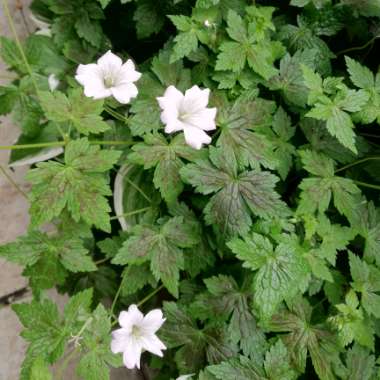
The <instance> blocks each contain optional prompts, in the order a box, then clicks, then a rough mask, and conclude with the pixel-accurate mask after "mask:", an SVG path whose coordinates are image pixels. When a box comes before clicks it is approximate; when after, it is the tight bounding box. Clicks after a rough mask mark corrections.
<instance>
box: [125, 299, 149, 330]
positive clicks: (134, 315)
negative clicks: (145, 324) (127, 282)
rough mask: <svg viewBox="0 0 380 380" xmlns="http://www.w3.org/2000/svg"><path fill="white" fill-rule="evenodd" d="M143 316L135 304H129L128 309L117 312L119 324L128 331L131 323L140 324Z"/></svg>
mask: <svg viewBox="0 0 380 380" xmlns="http://www.w3.org/2000/svg"><path fill="white" fill-rule="evenodd" d="M143 318H144V315H143V313H142V312H141V311H140V310H139V309H138V308H137V306H136V305H131V306H129V308H128V311H122V312H121V313H120V314H119V325H120V326H122V327H124V328H125V329H127V330H129V331H130V330H131V329H132V326H133V325H140V323H141V322H142V320H143Z"/></svg>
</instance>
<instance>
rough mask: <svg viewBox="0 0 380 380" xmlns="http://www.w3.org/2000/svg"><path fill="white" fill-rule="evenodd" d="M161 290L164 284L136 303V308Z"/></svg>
mask: <svg viewBox="0 0 380 380" xmlns="http://www.w3.org/2000/svg"><path fill="white" fill-rule="evenodd" d="M163 288H164V284H162V285H160V286H159V287H158V288H156V289H154V290H153V291H152V292H151V293H149V294H148V295H147V296H146V297H144V298H143V299H142V300H141V301H139V302H138V303H137V306H138V307H140V306H141V305H143V304H144V303H145V302H146V301H148V300H150V299H151V298H152V297H153V296H154V295H155V294H156V293H158V292H159V291H160V290H161V289H163Z"/></svg>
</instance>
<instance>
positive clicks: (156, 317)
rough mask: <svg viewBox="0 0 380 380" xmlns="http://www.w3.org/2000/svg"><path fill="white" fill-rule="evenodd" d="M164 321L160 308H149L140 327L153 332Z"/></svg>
mask: <svg viewBox="0 0 380 380" xmlns="http://www.w3.org/2000/svg"><path fill="white" fill-rule="evenodd" d="M164 322H165V318H163V315H162V311H161V310H160V309H154V310H151V311H150V312H149V313H148V314H147V315H146V316H145V317H144V319H143V321H142V323H141V327H142V328H143V329H144V331H148V332H149V333H151V334H153V333H155V332H156V331H157V330H158V329H159V328H160V327H161V326H162V325H163V323H164Z"/></svg>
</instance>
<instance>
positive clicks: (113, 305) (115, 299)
mask: <svg viewBox="0 0 380 380" xmlns="http://www.w3.org/2000/svg"><path fill="white" fill-rule="evenodd" d="M124 279H125V277H123V278H122V279H121V281H120V285H119V288H118V289H117V291H116V294H115V297H114V299H113V301H112V306H111V311H110V314H111V315H112V314H113V311H114V309H115V306H116V303H117V300H118V299H119V296H120V292H121V288H122V287H123V284H124Z"/></svg>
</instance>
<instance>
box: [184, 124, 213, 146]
mask: <svg viewBox="0 0 380 380" xmlns="http://www.w3.org/2000/svg"><path fill="white" fill-rule="evenodd" d="M184 134H185V140H186V143H187V144H188V145H190V146H191V147H192V148H194V149H201V148H202V144H210V142H211V137H210V136H209V135H208V134H207V133H206V132H204V131H202V129H199V128H196V127H193V126H190V125H188V126H186V128H185V129H184Z"/></svg>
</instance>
